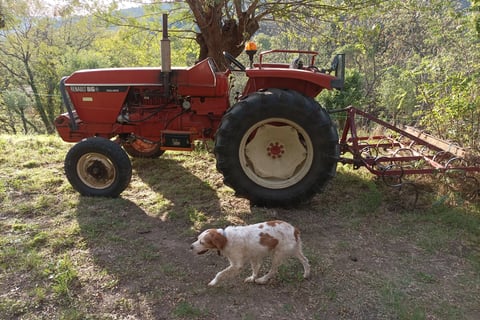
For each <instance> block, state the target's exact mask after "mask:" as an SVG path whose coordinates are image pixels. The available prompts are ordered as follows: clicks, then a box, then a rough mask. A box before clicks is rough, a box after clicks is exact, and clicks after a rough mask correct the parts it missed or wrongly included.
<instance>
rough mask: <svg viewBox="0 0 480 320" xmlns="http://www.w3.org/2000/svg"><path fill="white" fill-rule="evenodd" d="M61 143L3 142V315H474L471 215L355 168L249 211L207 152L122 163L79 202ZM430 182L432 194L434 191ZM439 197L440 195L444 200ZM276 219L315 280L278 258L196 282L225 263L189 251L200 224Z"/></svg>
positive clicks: (475, 215) (479, 218)
mask: <svg viewBox="0 0 480 320" xmlns="http://www.w3.org/2000/svg"><path fill="white" fill-rule="evenodd" d="M70 146H71V145H70V144H67V143H64V142H62V141H61V140H60V139H59V138H57V137H54V136H8V135H0V233H1V237H0V241H1V243H0V292H1V294H0V295H1V298H0V318H1V319H264V318H265V319H266V318H268V319H369V320H370V319H476V317H477V315H478V314H479V313H480V304H479V303H478V297H479V294H480V292H479V288H480V250H479V248H480V207H479V205H478V204H468V203H463V204H459V203H458V202H457V204H456V206H455V207H453V206H449V205H447V203H448V202H447V201H445V199H443V198H441V197H440V196H439V195H436V194H435V193H434V191H433V190H434V189H435V188H436V185H435V184H434V183H433V182H432V181H423V182H422V190H423V193H422V196H421V200H420V202H419V206H418V207H417V208H416V209H415V210H412V209H410V208H408V207H405V206H404V204H406V203H408V195H402V194H401V193H399V192H397V191H394V190H392V189H389V188H387V187H385V186H384V185H383V184H381V183H380V182H379V181H377V180H376V179H375V178H374V177H372V176H371V175H370V174H368V173H366V172H364V171H363V170H358V171H353V170H351V169H350V168H348V167H343V166H340V167H339V168H338V174H337V177H336V178H335V179H334V180H333V181H332V183H331V184H330V185H329V187H328V189H327V190H326V191H325V192H324V193H323V194H319V195H317V196H316V197H315V198H314V199H313V200H312V201H311V202H310V203H308V204H305V205H302V206H301V207H298V208H292V209H281V208H279V209H266V208H260V207H254V206H250V204H249V203H248V202H247V201H245V200H243V199H239V198H236V197H235V196H234V195H233V192H232V190H231V189H229V188H227V187H225V186H224V185H223V183H222V177H221V176H220V175H219V174H218V173H217V172H216V170H215V161H214V157H213V156H212V155H211V154H210V153H209V152H208V151H196V152H192V153H172V152H167V153H166V154H165V155H163V156H162V157H161V158H160V159H155V160H147V159H142V160H138V159H136V160H133V168H134V176H133V180H132V183H131V185H130V186H129V188H127V190H126V191H125V192H124V193H123V194H122V196H121V197H120V198H118V199H105V198H86V197H80V196H79V195H78V194H77V193H76V192H75V191H74V190H73V189H72V187H71V186H70V185H69V184H68V182H67V181H66V179H65V177H64V174H63V158H64V156H65V153H66V152H67V150H68V149H69V147H70ZM433 186H435V187H433ZM442 199H443V200H442ZM270 219H282V220H286V221H289V222H291V223H292V224H294V225H295V226H297V227H298V228H299V229H300V230H301V232H302V239H303V243H304V252H305V254H306V256H307V258H308V259H309V260H310V264H311V266H312V276H311V278H310V279H308V280H303V279H302V277H301V275H302V266H301V265H300V263H299V262H298V261H297V260H293V259H292V260H289V261H287V262H286V263H285V264H284V265H283V266H282V267H281V269H280V272H279V274H278V276H277V277H276V279H275V280H274V281H272V282H270V283H269V284H267V285H264V286H261V285H253V284H248V283H243V278H244V276H245V275H246V273H247V272H248V270H246V271H245V274H242V275H241V276H238V277H237V278H234V279H232V280H230V281H228V282H226V283H223V284H222V285H221V286H219V287H216V288H209V287H207V286H206V284H207V283H208V282H209V281H210V280H211V279H212V278H213V277H214V275H215V274H216V272H218V271H220V270H221V269H223V268H224V267H225V266H226V265H227V261H226V260H225V258H224V257H221V256H218V255H216V254H208V255H204V256H194V255H193V254H192V253H191V252H190V250H189V248H190V243H192V242H193V241H194V240H195V237H196V235H197V234H198V233H199V231H200V230H203V229H205V228H208V227H224V226H225V225H228V224H235V225H240V224H247V223H248V224H249V223H254V222H258V221H263V220H270Z"/></svg>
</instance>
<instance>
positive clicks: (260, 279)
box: [255, 277, 270, 284]
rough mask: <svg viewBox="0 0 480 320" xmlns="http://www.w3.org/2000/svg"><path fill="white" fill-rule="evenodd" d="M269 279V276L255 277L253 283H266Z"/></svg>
mask: <svg viewBox="0 0 480 320" xmlns="http://www.w3.org/2000/svg"><path fill="white" fill-rule="evenodd" d="M269 279H270V278H266V277H261V278H258V279H255V283H256V284H266V283H267V282H268V280H269Z"/></svg>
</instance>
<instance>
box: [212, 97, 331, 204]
mask: <svg viewBox="0 0 480 320" xmlns="http://www.w3.org/2000/svg"><path fill="white" fill-rule="evenodd" d="M338 153H339V148H338V132H337V130H336V127H335V126H334V125H333V123H332V121H331V119H330V117H329V115H328V113H327V112H326V111H325V109H323V108H321V107H320V106H319V105H318V103H316V102H315V100H313V99H312V98H309V97H306V96H304V95H302V94H300V93H298V92H296V91H292V90H281V89H268V90H265V91H261V92H255V93H252V94H251V95H249V96H247V97H245V98H244V99H242V100H240V101H239V102H238V103H237V104H235V105H234V106H233V107H232V108H230V109H229V110H228V111H227V113H226V114H225V116H224V117H223V119H222V122H221V124H220V127H219V129H218V130H217V133H216V136H215V156H216V159H217V168H218V170H219V171H220V172H221V173H222V174H223V176H224V182H225V184H227V185H229V186H230V187H232V188H233V189H234V190H235V191H236V194H237V195H239V196H242V197H245V198H247V199H249V200H250V201H252V202H253V203H255V204H260V205H266V206H289V205H294V204H297V203H299V202H302V201H304V200H307V199H309V198H310V197H311V196H313V195H314V194H315V193H316V192H319V191H321V190H322V188H323V187H324V186H325V184H326V183H327V181H329V180H330V179H331V178H332V177H333V176H334V175H335V171H336V166H337V160H338Z"/></svg>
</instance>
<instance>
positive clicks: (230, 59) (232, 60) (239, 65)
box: [223, 51, 247, 71]
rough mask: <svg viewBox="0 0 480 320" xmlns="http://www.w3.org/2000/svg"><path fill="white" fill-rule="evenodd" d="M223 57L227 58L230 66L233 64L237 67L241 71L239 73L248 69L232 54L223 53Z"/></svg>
mask: <svg viewBox="0 0 480 320" xmlns="http://www.w3.org/2000/svg"><path fill="white" fill-rule="evenodd" d="M223 56H224V57H225V59H226V60H227V61H228V63H229V64H233V65H234V66H235V67H237V68H238V69H240V70H239V71H245V70H246V69H247V68H245V66H244V65H243V64H242V63H241V62H240V61H238V60H237V59H235V57H234V56H232V55H231V54H230V53H228V52H226V51H223ZM230 70H232V71H233V70H235V69H230Z"/></svg>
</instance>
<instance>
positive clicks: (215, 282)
mask: <svg viewBox="0 0 480 320" xmlns="http://www.w3.org/2000/svg"><path fill="white" fill-rule="evenodd" d="M217 283H218V281H217V279H213V280H212V281H210V282H209V283H208V286H209V287H214V286H216V285H217Z"/></svg>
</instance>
